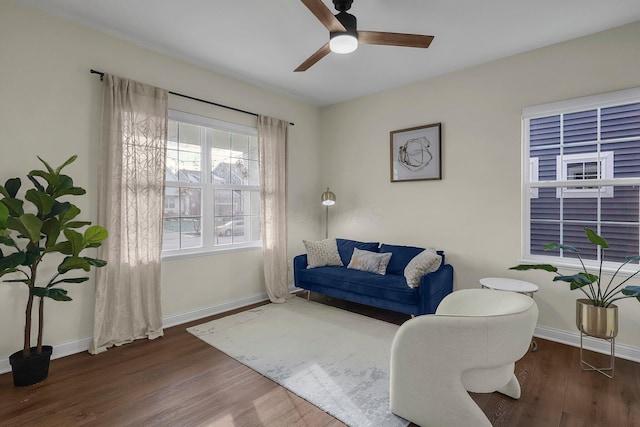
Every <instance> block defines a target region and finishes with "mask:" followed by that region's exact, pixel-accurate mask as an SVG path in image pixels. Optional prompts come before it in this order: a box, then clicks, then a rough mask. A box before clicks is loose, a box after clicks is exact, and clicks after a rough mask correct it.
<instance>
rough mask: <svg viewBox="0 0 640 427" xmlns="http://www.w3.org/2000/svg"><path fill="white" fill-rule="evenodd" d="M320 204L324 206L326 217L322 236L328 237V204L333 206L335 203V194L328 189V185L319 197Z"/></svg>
mask: <svg viewBox="0 0 640 427" xmlns="http://www.w3.org/2000/svg"><path fill="white" fill-rule="evenodd" d="M320 200H321V201H322V204H323V205H324V206H325V208H326V217H325V231H324V238H325V239H328V238H329V206H333V205H335V204H336V195H335V194H333V192H332V191H329V187H327V191H325V192H324V193H322V197H320Z"/></svg>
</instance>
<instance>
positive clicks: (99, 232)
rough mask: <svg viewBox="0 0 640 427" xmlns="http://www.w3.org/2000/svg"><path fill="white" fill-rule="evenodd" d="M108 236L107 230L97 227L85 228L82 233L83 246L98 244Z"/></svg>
mask: <svg viewBox="0 0 640 427" xmlns="http://www.w3.org/2000/svg"><path fill="white" fill-rule="evenodd" d="M108 236H109V233H107V230H106V229H105V228H104V227H101V226H99V225H94V226H91V227H89V228H87V229H86V230H85V232H84V246H85V247H86V246H87V245H91V244H95V243H100V242H102V241H103V240H104V239H106V238H107V237H108Z"/></svg>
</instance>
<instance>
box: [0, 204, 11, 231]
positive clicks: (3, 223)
mask: <svg viewBox="0 0 640 427" xmlns="http://www.w3.org/2000/svg"><path fill="white" fill-rule="evenodd" d="M7 218H9V208H8V207H6V206H5V204H4V203H0V229H5V228H7Z"/></svg>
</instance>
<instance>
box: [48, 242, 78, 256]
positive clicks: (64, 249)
mask: <svg viewBox="0 0 640 427" xmlns="http://www.w3.org/2000/svg"><path fill="white" fill-rule="evenodd" d="M44 252H45V253H50V252H60V253H61V254H64V255H71V254H72V253H73V250H72V249H71V243H70V242H68V241H65V242H60V243H56V244H55V245H53V246H50V247H47V248H45V250H44Z"/></svg>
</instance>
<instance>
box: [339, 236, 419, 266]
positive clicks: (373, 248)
mask: <svg viewBox="0 0 640 427" xmlns="http://www.w3.org/2000/svg"><path fill="white" fill-rule="evenodd" d="M336 243H337V244H338V253H339V254H340V259H341V260H342V263H343V264H344V265H349V263H350V262H351V256H352V255H353V249H354V248H358V249H361V250H363V251H370V252H378V246H379V245H380V243H378V242H358V241H357V240H348V239H336ZM407 262H408V261H407Z"/></svg>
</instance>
